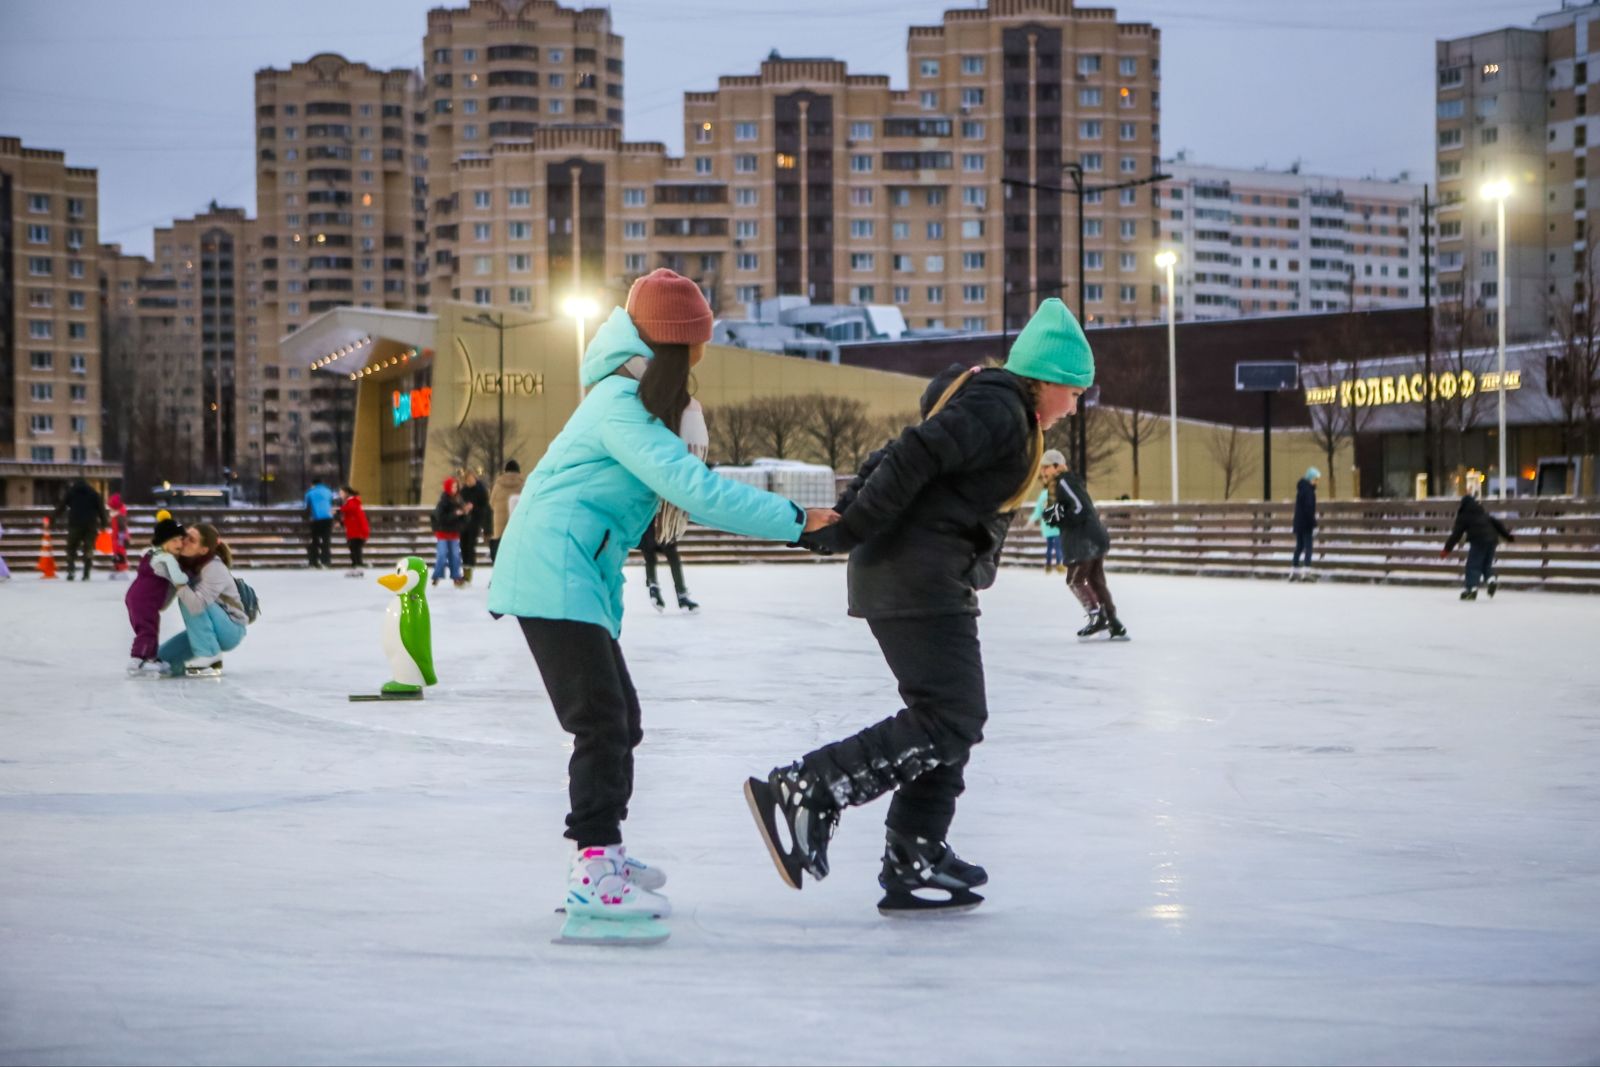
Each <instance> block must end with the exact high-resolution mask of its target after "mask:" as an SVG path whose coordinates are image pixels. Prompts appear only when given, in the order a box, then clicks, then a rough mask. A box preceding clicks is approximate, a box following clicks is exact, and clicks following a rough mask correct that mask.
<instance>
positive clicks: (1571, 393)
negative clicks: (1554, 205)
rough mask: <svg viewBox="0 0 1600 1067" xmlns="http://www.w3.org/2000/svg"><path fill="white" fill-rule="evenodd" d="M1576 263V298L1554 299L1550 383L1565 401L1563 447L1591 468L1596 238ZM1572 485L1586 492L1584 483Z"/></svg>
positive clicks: (1599, 321) (1598, 395)
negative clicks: (1577, 455) (1568, 299)
mask: <svg viewBox="0 0 1600 1067" xmlns="http://www.w3.org/2000/svg"><path fill="white" fill-rule="evenodd" d="M1574 266H1575V267H1576V268H1577V275H1578V277H1577V280H1576V282H1575V283H1574V290H1573V293H1572V299H1571V301H1570V302H1568V301H1566V300H1564V299H1552V300H1551V305H1552V307H1551V318H1552V319H1553V320H1554V322H1555V338H1554V340H1553V341H1552V342H1551V346H1550V348H1551V352H1550V358H1548V359H1547V360H1546V364H1547V369H1546V373H1547V376H1548V381H1547V382H1546V386H1547V388H1548V390H1549V392H1550V394H1551V395H1552V396H1554V397H1555V398H1556V400H1557V401H1558V402H1559V403H1560V405H1561V430H1562V435H1561V436H1562V446H1563V448H1565V449H1566V451H1567V452H1568V454H1569V455H1570V454H1572V453H1574V452H1576V453H1578V454H1580V455H1582V456H1584V457H1585V459H1584V467H1585V468H1588V469H1590V470H1592V468H1593V464H1594V457H1595V454H1596V451H1597V449H1600V314H1597V313H1596V309H1595V307H1594V300H1595V296H1596V284H1597V282H1600V278H1597V273H1600V272H1597V266H1600V264H1597V262H1596V253H1595V245H1594V244H1592V243H1588V242H1586V243H1585V244H1584V247H1583V250H1582V251H1580V252H1578V253H1577V255H1576V257H1575V263H1574ZM1589 477H1590V478H1591V479H1592V478H1593V474H1590V475H1589ZM1592 484H1593V483H1592ZM1597 488H1600V485H1597ZM1573 490H1574V492H1577V493H1582V492H1583V491H1584V487H1583V486H1581V485H1575V486H1574V487H1573Z"/></svg>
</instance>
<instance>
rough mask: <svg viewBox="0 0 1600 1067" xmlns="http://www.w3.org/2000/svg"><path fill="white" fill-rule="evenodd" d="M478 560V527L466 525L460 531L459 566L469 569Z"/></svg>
mask: <svg viewBox="0 0 1600 1067" xmlns="http://www.w3.org/2000/svg"><path fill="white" fill-rule="evenodd" d="M477 562H478V528H477V527H476V526H468V527H467V528H466V529H465V530H462V531H461V566H462V567H464V568H466V569H467V570H469V571H470V570H471V569H472V567H473V564H475V563H477Z"/></svg>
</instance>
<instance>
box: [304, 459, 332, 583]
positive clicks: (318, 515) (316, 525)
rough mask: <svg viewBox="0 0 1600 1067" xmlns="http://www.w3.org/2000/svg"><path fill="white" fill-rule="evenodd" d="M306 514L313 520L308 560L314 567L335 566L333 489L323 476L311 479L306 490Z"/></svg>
mask: <svg viewBox="0 0 1600 1067" xmlns="http://www.w3.org/2000/svg"><path fill="white" fill-rule="evenodd" d="M305 501H306V515H307V517H308V518H310V520H311V539H310V540H309V541H307V542H306V562H308V563H310V564H311V566H313V567H331V566H333V536H332V535H333V490H332V489H329V488H328V487H327V486H325V485H323V484H322V479H321V478H313V479H311V488H310V489H307V490H306V496H305Z"/></svg>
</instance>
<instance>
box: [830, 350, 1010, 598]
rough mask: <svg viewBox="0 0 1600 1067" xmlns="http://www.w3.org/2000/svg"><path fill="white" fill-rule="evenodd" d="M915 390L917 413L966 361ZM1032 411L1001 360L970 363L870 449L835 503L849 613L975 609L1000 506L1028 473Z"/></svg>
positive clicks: (985, 583)
mask: <svg viewBox="0 0 1600 1067" xmlns="http://www.w3.org/2000/svg"><path fill="white" fill-rule="evenodd" d="M966 369H967V368H966V367H964V366H960V365H957V366H953V367H950V368H949V369H948V370H946V371H945V372H944V373H942V374H940V375H939V376H938V377H936V378H934V380H933V381H932V382H930V383H929V385H928V388H927V391H926V392H924V393H923V396H922V411H923V412H924V414H926V412H927V411H928V410H929V409H930V408H931V407H932V406H933V404H934V403H935V402H936V401H937V400H938V399H939V396H940V394H942V393H943V392H944V391H945V389H946V387H948V386H949V385H950V383H951V382H952V381H954V380H955V378H956V377H957V376H959V375H960V374H961V373H962V372H963V371H965V370H966ZM1037 422H1038V416H1037V415H1035V414H1034V411H1033V406H1032V404H1031V403H1029V396H1028V391H1027V387H1026V386H1025V385H1024V384H1023V382H1022V380H1021V379H1020V378H1018V377H1017V376H1016V375H1014V374H1012V373H1011V372H1009V371H1005V370H1000V369H985V370H982V371H979V372H978V373H977V374H975V375H974V376H973V377H972V379H971V380H970V381H968V382H967V384H966V385H965V386H963V387H962V389H961V391H960V392H959V393H957V394H956V395H955V396H953V397H951V398H950V402H949V403H948V404H946V405H945V407H944V409H943V410H942V411H940V412H939V413H938V414H937V415H934V416H933V417H932V418H930V419H925V420H924V421H923V422H920V423H918V424H917V425H915V426H908V427H907V428H906V429H905V430H904V432H902V433H901V434H900V436H899V437H898V438H896V439H895V440H893V441H891V442H889V443H888V444H887V445H885V446H884V447H883V448H882V449H880V450H879V451H877V452H874V453H873V454H872V456H871V457H870V458H868V460H867V462H866V463H865V464H864V465H863V466H862V468H861V471H860V473H859V474H857V475H856V477H855V479H854V480H853V481H851V483H850V485H849V486H848V487H847V488H846V489H845V491H844V494H843V495H842V496H841V497H840V498H839V503H838V504H836V505H835V507H836V508H837V509H838V511H839V513H840V515H841V519H840V522H839V524H838V526H837V527H834V528H832V529H833V530H834V531H835V532H834V534H833V537H834V538H835V539H836V540H835V543H836V544H837V545H839V546H841V547H846V548H850V549H851V551H850V567H849V589H850V614H852V615H855V616H858V617H861V618H867V619H892V618H911V617H916V616H928V615H976V614H978V613H979V612H978V596H977V590H979V589H987V588H989V586H991V585H993V584H994V578H995V571H996V569H997V568H998V565H999V560H1000V550H1001V548H1002V547H1003V546H1004V544H1005V538H1006V530H1007V529H1008V528H1009V526H1010V525H1011V514H1010V513H1009V512H1008V513H1002V512H1001V511H1000V508H1001V506H1002V505H1003V504H1005V503H1006V502H1007V501H1008V500H1010V499H1011V497H1013V496H1015V495H1016V492H1017V490H1018V489H1019V488H1021V486H1022V484H1023V483H1024V482H1026V481H1028V480H1029V479H1030V478H1031V477H1032V476H1033V474H1034V470H1033V466H1032V463H1033V457H1032V455H1031V445H1032V440H1033V431H1034V426H1035V425H1036V424H1037Z"/></svg>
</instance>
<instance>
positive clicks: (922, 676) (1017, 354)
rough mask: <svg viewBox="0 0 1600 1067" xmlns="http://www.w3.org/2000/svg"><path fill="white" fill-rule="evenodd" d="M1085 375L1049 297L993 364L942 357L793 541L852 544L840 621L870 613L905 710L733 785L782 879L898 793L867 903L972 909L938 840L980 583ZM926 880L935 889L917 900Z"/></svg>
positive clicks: (945, 818) (970, 668)
mask: <svg viewBox="0 0 1600 1067" xmlns="http://www.w3.org/2000/svg"><path fill="white" fill-rule="evenodd" d="M1093 382H1094V357H1093V356H1092V354H1091V353H1090V351H1089V346H1088V342H1087V340H1085V338H1084V336H1083V331H1082V330H1081V329H1079V327H1078V324H1077V322H1076V320H1074V319H1073V317H1072V315H1071V313H1070V312H1068V311H1067V309H1066V307H1065V305H1063V304H1062V303H1061V302H1060V301H1059V300H1054V299H1052V300H1047V301H1046V302H1045V303H1044V305H1043V306H1041V308H1040V309H1039V312H1038V313H1037V314H1036V315H1035V316H1034V318H1033V320H1032V321H1031V322H1030V323H1029V324H1028V326H1027V328H1026V329H1024V330H1023V331H1022V333H1021V335H1020V336H1019V337H1018V338H1017V343H1016V345H1015V346H1013V348H1012V350H1011V355H1010V359H1009V360H1008V361H1007V363H1006V365H1005V367H1004V368H988V369H980V368H976V367H973V368H962V367H952V368H950V369H949V370H947V371H946V372H945V373H944V374H942V375H940V376H939V377H938V378H936V379H934V381H933V383H932V384H931V385H930V386H929V388H928V391H927V392H926V393H925V394H924V396H923V404H922V408H923V415H924V418H923V421H922V422H921V423H919V424H917V425H915V426H911V427H908V428H907V429H906V430H905V431H904V432H903V433H902V434H901V435H900V437H899V438H898V439H896V440H894V441H892V442H890V443H889V444H888V445H886V446H885V447H884V448H883V449H882V450H880V451H879V452H877V453H874V454H873V456H872V457H871V458H869V459H868V461H867V463H866V464H865V465H864V466H863V467H862V469H861V472H860V473H859V474H858V475H857V476H856V478H855V479H854V481H852V482H851V484H850V485H849V487H848V488H847V489H846V490H845V492H844V494H843V495H842V496H841V497H840V499H839V502H838V503H837V504H836V505H835V510H837V511H838V512H839V513H840V516H841V518H840V521H839V522H838V523H837V524H836V525H834V526H831V527H827V528H826V529H825V530H821V531H818V532H817V533H816V534H814V535H807V536H806V537H803V538H802V539H801V544H803V545H805V546H807V547H810V548H813V549H814V550H817V551H822V552H837V551H847V552H849V553H850V563H849V569H848V575H849V576H848V582H849V605H850V614H851V615H854V616H857V617H860V618H864V619H866V620H867V625H868V626H869V627H870V628H871V630H872V635H873V637H874V638H876V639H877V642H878V645H879V647H880V648H881V649H882V650H883V655H884V658H885V659H886V660H887V661H888V664H889V669H890V670H891V671H893V672H894V675H895V678H896V680H897V681H898V682H899V686H900V695H901V698H902V699H903V700H904V701H905V702H906V706H905V707H904V708H902V709H901V710H900V711H899V712H897V713H896V714H894V715H892V716H890V717H889V718H887V719H884V720H883V721H881V722H879V723H877V724H876V725H874V726H870V727H868V728H866V729H865V730H862V731H861V732H859V733H857V734H855V735H854V736H852V737H848V738H845V739H844V740H842V741H837V742H835V743H833V744H830V745H826V746H824V747H822V748H819V749H817V750H816V751H814V752H811V753H809V754H808V755H806V756H805V757H804V758H802V759H800V760H798V761H796V762H794V763H791V764H789V765H787V766H781V767H776V768H774V769H773V770H772V772H771V773H770V774H768V775H767V776H766V777H765V778H751V779H750V780H749V781H748V782H747V783H746V784H745V797H746V799H747V800H748V801H749V804H750V809H751V811H752V813H753V814H754V815H755V817H756V822H757V825H758V827H759V828H760V830H761V833H762V835H763V837H764V838H765V839H766V842H767V847H768V850H769V851H770V853H771V855H772V858H773V862H774V863H775V864H776V865H777V868H778V873H779V875H780V876H781V877H782V878H783V880H784V881H785V882H786V883H787V884H789V885H790V886H793V887H794V888H796V889H798V888H800V885H801V880H802V878H803V874H804V872H809V873H810V874H811V876H812V877H813V878H823V877H825V876H826V875H827V873H828V858H827V846H828V840H829V838H830V837H831V836H832V834H833V829H834V827H835V826H836V825H837V823H838V820H839V815H840V813H841V812H842V811H843V809H844V808H846V807H851V806H854V805H860V804H865V803H867V802H869V801H871V800H873V799H875V798H877V797H879V796H881V795H883V794H884V793H886V792H890V791H891V790H892V791H893V792H894V800H893V802H892V803H891V804H890V807H889V815H888V820H887V821H888V833H887V839H888V840H887V846H886V848H885V851H884V857H883V868H882V871H881V872H880V874H879V876H878V881H879V884H880V885H881V886H882V887H883V888H884V890H885V895H884V898H883V899H882V900H881V901H880V902H879V905H878V908H879V910H880V911H883V912H884V913H886V914H888V913H893V912H903V911H911V910H921V909H937V908H971V907H975V906H977V905H978V904H979V903H981V901H982V899H983V898H982V897H980V896H978V895H977V894H976V893H973V892H972V889H973V887H975V886H980V885H983V884H984V883H985V882H986V881H987V880H988V876H987V874H986V873H985V872H984V870H983V868H981V867H977V866H974V865H972V864H969V863H965V862H963V861H962V860H961V859H959V858H958V857H957V856H956V854H955V851H954V850H953V849H951V848H950V846H949V845H948V844H947V843H946V841H945V836H946V833H947V831H948V830H949V826H950V822H951V820H952V818H953V817H954V815H955V807H956V798H957V797H958V796H960V795H961V793H962V791H963V789H964V787H965V782H964V779H963V775H962V770H963V768H964V767H965V766H966V762H967V757H968V754H969V752H970V751H971V749H972V747H973V746H974V745H976V744H978V743H979V742H980V741H981V740H983V726H984V723H985V721H986V720H987V719H988V708H987V706H986V703H985V697H984V679H983V661H982V658H981V656H980V655H979V648H978V621H977V616H978V597H977V591H978V590H979V589H987V588H988V587H989V586H990V585H991V584H993V582H994V578H995V570H996V567H997V565H998V562H999V558H1000V549H1001V547H1002V545H1003V544H1004V542H1005V535H1006V530H1007V528H1008V527H1009V525H1010V522H1011V517H1012V515H1011V513H1012V512H1013V511H1015V509H1016V508H1017V507H1018V506H1019V505H1020V504H1021V503H1022V502H1023V501H1024V500H1026V499H1029V498H1031V497H1032V495H1033V487H1034V485H1035V484H1036V482H1035V478H1036V477H1037V474H1038V470H1039V461H1040V459H1041V457H1042V455H1043V452H1044V436H1043V434H1044V430H1045V429H1047V428H1048V427H1049V426H1051V425H1053V424H1054V423H1055V422H1057V421H1058V420H1059V419H1061V418H1062V417H1063V416H1065V415H1068V414H1070V413H1072V412H1073V411H1074V410H1075V409H1076V406H1077V402H1078V397H1079V396H1080V395H1082V393H1083V391H1084V389H1086V388H1088V387H1089V386H1090V385H1092V384H1093ZM780 822H782V823H785V824H787V828H788V834H787V839H788V841H789V842H790V844H788V845H785V844H783V843H782V837H781V835H780V832H779V829H778V825H779V823H780ZM920 889H933V890H937V891H939V893H940V896H939V898H938V899H934V900H929V899H926V898H924V897H919V896H916V895H915V891H916V890H920Z"/></svg>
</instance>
